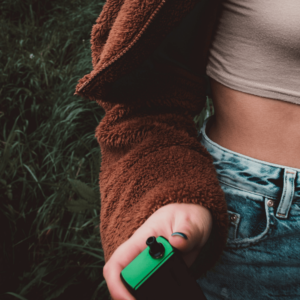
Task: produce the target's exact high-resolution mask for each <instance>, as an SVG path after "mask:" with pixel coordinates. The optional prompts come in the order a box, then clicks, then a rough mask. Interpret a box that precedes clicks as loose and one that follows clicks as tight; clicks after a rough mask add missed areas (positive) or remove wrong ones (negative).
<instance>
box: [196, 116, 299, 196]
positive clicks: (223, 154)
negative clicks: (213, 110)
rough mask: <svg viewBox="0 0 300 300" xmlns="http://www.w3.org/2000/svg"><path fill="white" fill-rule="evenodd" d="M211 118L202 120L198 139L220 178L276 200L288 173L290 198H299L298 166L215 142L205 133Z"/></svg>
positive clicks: (232, 184)
mask: <svg viewBox="0 0 300 300" xmlns="http://www.w3.org/2000/svg"><path fill="white" fill-rule="evenodd" d="M211 119H212V117H210V118H209V119H207V120H206V121H205V122H204V124H203V127H202V129H201V131H200V132H199V135H198V140H199V142H201V144H202V145H203V146H204V147H205V148H206V149H207V150H208V152H209V153H210V154H211V156H212V158H213V161H214V166H215V168H216V171H217V174H218V178H219V180H220V181H223V182H226V183H227V184H228V185H231V186H234V187H237V188H240V189H242V190H247V191H249V192H252V193H254V194H258V195H262V196H264V197H268V198H272V199H275V200H278V199H280V197H281V196H282V192H283V181H284V180H283V179H284V177H285V176H286V175H287V174H292V175H293V192H294V197H296V198H297V199H299V198H300V168H293V167H288V166H286V165H279V164H274V163H270V162H267V161H262V160H259V159H256V158H252V157H249V156H246V155H244V154H241V153H237V152H234V151H232V150H229V149H227V148H225V147H223V146H221V145H219V144H217V143H216V142H214V141H212V140H211V139H210V138H209V137H208V136H207V134H206V132H207V130H206V129H207V124H208V123H209V122H210V120H211Z"/></svg>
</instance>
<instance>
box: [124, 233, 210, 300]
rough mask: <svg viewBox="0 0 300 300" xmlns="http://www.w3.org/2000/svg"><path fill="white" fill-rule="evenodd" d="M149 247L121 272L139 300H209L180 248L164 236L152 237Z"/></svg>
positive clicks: (148, 241) (148, 243)
mask: <svg viewBox="0 0 300 300" xmlns="http://www.w3.org/2000/svg"><path fill="white" fill-rule="evenodd" d="M146 244H147V246H148V247H147V248H146V249H145V250H144V251H143V252H141V253H140V254H139V255H138V256H137V257H136V258H135V259H134V260H133V261H132V262H131V263H129V264H128V265H127V266H126V267H125V268H124V269H123V270H122V271H121V273H120V276H121V280H122V282H123V283H124V285H125V286H126V288H127V289H128V290H129V292H130V293H131V294H132V295H133V296H134V297H135V298H136V299H137V300H148V299H149V300H150V299H151V300H152V299H155V300H162V299H163V300H166V299H172V300H183V299H189V300H206V298H205V296H204V294H203V292H202V290H201V288H200V286H199V285H198V284H197V282H196V280H195V279H194V278H193V277H192V275H191V273H190V271H189V269H188V267H187V265H186V264H185V262H184V260H183V258H182V257H181V254H180V251H179V250H178V249H176V248H175V247H172V245H171V244H170V243H169V241H168V240H167V239H166V238H164V237H163V236H159V237H157V238H155V237H154V236H151V237H149V238H148V239H147V240H146Z"/></svg>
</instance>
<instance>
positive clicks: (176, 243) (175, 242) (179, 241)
mask: <svg viewBox="0 0 300 300" xmlns="http://www.w3.org/2000/svg"><path fill="white" fill-rule="evenodd" d="M201 240H202V237H201V233H200V232H199V230H198V228H194V230H191V228H184V226H180V225H179V226H178V228H174V232H173V233H172V234H171V235H170V237H169V243H170V244H171V245H172V246H173V247H175V248H177V249H178V250H180V251H181V252H182V253H188V252H191V251H193V250H196V249H199V250H200V245H201Z"/></svg>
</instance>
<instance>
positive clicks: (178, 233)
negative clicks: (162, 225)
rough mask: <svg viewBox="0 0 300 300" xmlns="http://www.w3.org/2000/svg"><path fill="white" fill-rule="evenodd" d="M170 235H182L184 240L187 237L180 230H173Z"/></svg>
mask: <svg viewBox="0 0 300 300" xmlns="http://www.w3.org/2000/svg"><path fill="white" fill-rule="evenodd" d="M171 235H172V236H173V235H179V236H181V237H183V238H184V239H186V240H187V239H188V238H187V236H186V235H185V234H184V233H182V232H174V233H172V234H171Z"/></svg>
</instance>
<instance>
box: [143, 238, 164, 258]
mask: <svg viewBox="0 0 300 300" xmlns="http://www.w3.org/2000/svg"><path fill="white" fill-rule="evenodd" d="M146 244H147V246H149V247H150V250H149V254H150V255H151V256H152V257H153V258H160V257H162V256H163V255H164V253H165V248H164V246H163V244H161V243H158V242H157V241H156V238H155V236H151V237H149V238H148V239H147V241H146Z"/></svg>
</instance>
